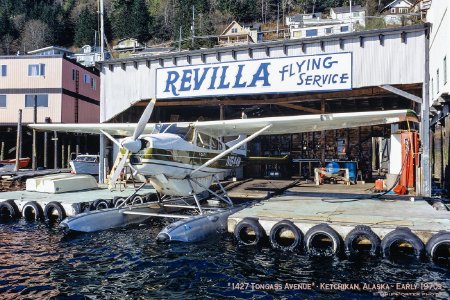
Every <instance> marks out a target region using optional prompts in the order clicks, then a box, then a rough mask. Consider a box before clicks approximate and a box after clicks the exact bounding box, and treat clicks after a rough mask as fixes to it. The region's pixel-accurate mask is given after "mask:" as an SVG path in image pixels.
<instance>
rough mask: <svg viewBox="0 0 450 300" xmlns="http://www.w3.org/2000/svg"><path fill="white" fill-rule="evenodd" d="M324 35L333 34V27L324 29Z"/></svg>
mask: <svg viewBox="0 0 450 300" xmlns="http://www.w3.org/2000/svg"><path fill="white" fill-rule="evenodd" d="M325 33H326V34H332V33H333V27H328V28H325Z"/></svg>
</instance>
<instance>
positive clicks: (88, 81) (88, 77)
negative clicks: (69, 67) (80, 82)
mask: <svg viewBox="0 0 450 300" xmlns="http://www.w3.org/2000/svg"><path fill="white" fill-rule="evenodd" d="M83 77H84V83H89V84H90V83H91V76H89V74H84V76H83Z"/></svg>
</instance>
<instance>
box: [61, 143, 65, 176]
mask: <svg viewBox="0 0 450 300" xmlns="http://www.w3.org/2000/svg"><path fill="white" fill-rule="evenodd" d="M65 147H66V145H64V143H63V142H62V143H61V168H63V169H64V167H65V165H64V158H65V153H64V148H65Z"/></svg>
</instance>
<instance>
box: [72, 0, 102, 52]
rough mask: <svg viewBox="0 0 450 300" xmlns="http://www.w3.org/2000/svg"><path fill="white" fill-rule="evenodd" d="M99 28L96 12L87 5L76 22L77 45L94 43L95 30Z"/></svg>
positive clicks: (75, 39)
mask: <svg viewBox="0 0 450 300" xmlns="http://www.w3.org/2000/svg"><path fill="white" fill-rule="evenodd" d="M96 29H97V19H96V15H95V13H94V12H91V11H90V10H89V9H88V8H87V7H85V8H84V9H83V10H82V11H81V12H80V15H79V17H78V19H77V21H76V23H75V37H74V42H75V45H76V46H78V47H81V46H83V45H92V43H93V42H94V32H95V30H96Z"/></svg>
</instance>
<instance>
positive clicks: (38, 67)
mask: <svg viewBox="0 0 450 300" xmlns="http://www.w3.org/2000/svg"><path fill="white" fill-rule="evenodd" d="M28 76H45V64H33V65H28Z"/></svg>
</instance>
